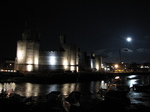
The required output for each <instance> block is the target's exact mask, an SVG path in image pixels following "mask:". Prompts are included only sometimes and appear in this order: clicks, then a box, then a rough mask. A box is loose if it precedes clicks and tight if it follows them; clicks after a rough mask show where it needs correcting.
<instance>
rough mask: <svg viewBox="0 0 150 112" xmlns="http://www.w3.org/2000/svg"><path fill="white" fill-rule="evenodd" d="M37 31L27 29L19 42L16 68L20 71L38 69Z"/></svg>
mask: <svg viewBox="0 0 150 112" xmlns="http://www.w3.org/2000/svg"><path fill="white" fill-rule="evenodd" d="M35 35H36V34H35V33H33V32H32V31H31V30H28V29H26V30H25V31H24V32H23V34H22V40H19V41H18V42H17V54H16V55H17V56H16V61H15V68H16V70H18V71H36V70H38V63H39V62H38V61H39V41H38V39H37V37H36V38H35Z"/></svg>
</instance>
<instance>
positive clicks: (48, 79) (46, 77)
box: [0, 72, 150, 84]
mask: <svg viewBox="0 0 150 112" xmlns="http://www.w3.org/2000/svg"><path fill="white" fill-rule="evenodd" d="M133 74H134V75H135V74H136V75H150V73H149V72H146V73H102V72H82V73H24V74H22V73H7V72H6V73H0V83H4V82H16V83H22V82H31V83H47V84H53V83H76V82H89V81H98V80H102V79H105V78H113V77H115V76H120V75H133Z"/></svg>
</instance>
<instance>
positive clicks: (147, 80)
mask: <svg viewBox="0 0 150 112" xmlns="http://www.w3.org/2000/svg"><path fill="white" fill-rule="evenodd" d="M120 78H121V79H122V80H123V82H124V84H125V85H128V86H129V87H132V86H133V85H134V84H139V83H142V84H150V77H149V76H138V75H130V76H120ZM112 80H113V79H104V80H100V81H91V82H85V83H77V86H76V83H65V84H33V83H0V92H1V91H2V90H3V91H10V90H11V92H15V93H18V94H20V95H22V96H26V97H30V96H39V95H45V94H48V93H50V92H51V91H60V92H62V94H63V95H68V94H69V93H71V92H72V91H74V90H77V91H80V92H81V93H83V94H88V93H92V94H94V93H96V92H98V91H99V89H100V88H102V87H103V88H105V87H106V85H107V84H108V83H111V81H112Z"/></svg>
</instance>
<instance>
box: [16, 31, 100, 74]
mask: <svg viewBox="0 0 150 112" xmlns="http://www.w3.org/2000/svg"><path fill="white" fill-rule="evenodd" d="M100 68H101V58H100V57H95V56H94V55H93V54H92V55H91V57H88V56H86V55H85V54H84V53H81V52H80V51H79V48H78V46H77V45H73V44H66V40H65V37H64V36H63V35H62V36H60V49H59V50H58V51H40V41H39V34H38V33H37V32H32V31H31V30H25V31H24V32H23V34H22V40H19V41H18V42H17V53H16V59H15V69H16V70H18V71H22V72H32V71H72V72H74V71H77V72H78V71H79V70H80V71H81V70H90V69H96V70H97V71H99V70H100Z"/></svg>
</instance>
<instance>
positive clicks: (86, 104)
mask: <svg viewBox="0 0 150 112" xmlns="http://www.w3.org/2000/svg"><path fill="white" fill-rule="evenodd" d="M77 93H79V92H77ZM70 94H71V93H70ZM70 94H69V95H68V96H63V95H61V92H57V91H56V92H55V91H54V92H51V93H49V94H46V95H42V96H35V97H24V96H20V95H19V94H15V93H9V92H2V93H1V94H0V107H1V110H4V111H14V112H20V111H21V112H67V111H66V110H65V107H66V108H67V107H70V111H69V112H107V111H114V112H143V111H144V112H149V110H150V107H149V106H144V105H141V104H136V103H132V102H128V100H127V101H126V102H127V103H125V102H123V101H122V100H118V99H117V98H108V99H106V100H102V99H101V98H100V97H99V95H94V94H93V95H91V94H90V95H89V94H84V95H82V94H81V93H79V94H78V95H76V96H75V95H74V96H75V97H71V95H70ZM130 94H131V93H130ZM72 95H73V94H72ZM90 96H93V97H90ZM129 101H130V99H129ZM67 102H69V104H68V103H67ZM77 103H79V104H80V105H78V106H77V105H75V104H77Z"/></svg>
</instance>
